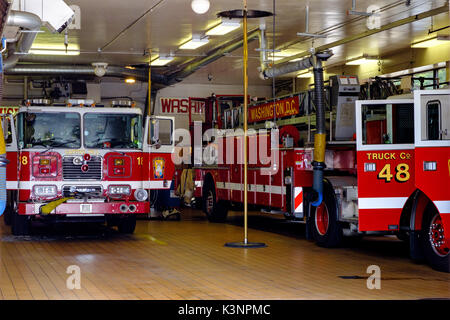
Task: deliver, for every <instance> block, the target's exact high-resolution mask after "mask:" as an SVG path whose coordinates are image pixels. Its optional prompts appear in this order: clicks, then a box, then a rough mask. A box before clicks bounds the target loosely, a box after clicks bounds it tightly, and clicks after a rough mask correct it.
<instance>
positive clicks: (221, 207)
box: [202, 177, 228, 222]
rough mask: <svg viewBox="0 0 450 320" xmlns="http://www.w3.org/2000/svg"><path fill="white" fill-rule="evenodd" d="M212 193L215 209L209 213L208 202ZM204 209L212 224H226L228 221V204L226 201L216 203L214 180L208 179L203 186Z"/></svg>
mask: <svg viewBox="0 0 450 320" xmlns="http://www.w3.org/2000/svg"><path fill="white" fill-rule="evenodd" d="M210 191H211V192H212V195H213V209H212V210H211V212H210V213H208V212H207V210H206V205H207V204H206V202H207V198H208V193H209V192H210ZM202 208H203V212H205V214H206V217H207V218H208V220H209V221H210V222H224V221H225V220H226V219H227V215H228V203H227V202H226V201H216V188H215V186H214V182H213V181H212V179H211V178H208V177H207V178H206V180H205V183H204V185H203V197H202Z"/></svg>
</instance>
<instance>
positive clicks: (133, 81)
mask: <svg viewBox="0 0 450 320" xmlns="http://www.w3.org/2000/svg"><path fill="white" fill-rule="evenodd" d="M125 82H126V83H128V84H133V83H136V79H134V78H126V79H125Z"/></svg>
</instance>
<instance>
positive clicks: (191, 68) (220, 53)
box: [167, 29, 259, 85]
mask: <svg viewBox="0 0 450 320" xmlns="http://www.w3.org/2000/svg"><path fill="white" fill-rule="evenodd" d="M258 36H259V30H258V29H257V30H254V31H251V32H250V33H249V34H248V41H249V42H250V41H252V40H255V39H257V38H258ZM243 43H244V40H243V39H242V38H241V39H240V40H238V41H234V42H232V43H229V44H225V45H224V46H222V47H219V48H217V49H215V50H213V51H212V52H209V53H208V54H207V56H206V57H205V58H203V59H200V60H196V61H193V62H192V63H190V64H188V65H187V66H185V67H184V68H183V69H181V70H180V71H178V72H175V73H172V74H171V75H169V76H168V78H167V85H173V84H176V83H178V82H181V81H182V79H184V78H186V77H188V76H190V75H191V74H193V73H194V72H195V71H197V70H198V69H200V68H202V67H204V66H206V65H208V64H210V63H212V62H214V61H216V60H218V59H219V58H221V57H224V56H226V55H227V53H230V52H232V51H234V50H236V49H238V48H240V47H242V45H243Z"/></svg>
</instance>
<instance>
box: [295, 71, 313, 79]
mask: <svg viewBox="0 0 450 320" xmlns="http://www.w3.org/2000/svg"><path fill="white" fill-rule="evenodd" d="M312 76H313V74H312V72H305V73H300V74H298V75H297V78H311V77H312Z"/></svg>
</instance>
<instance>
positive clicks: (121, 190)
mask: <svg viewBox="0 0 450 320" xmlns="http://www.w3.org/2000/svg"><path fill="white" fill-rule="evenodd" d="M108 194H109V195H110V196H122V195H125V196H129V195H130V194H131V187H130V186H109V187H108Z"/></svg>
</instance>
